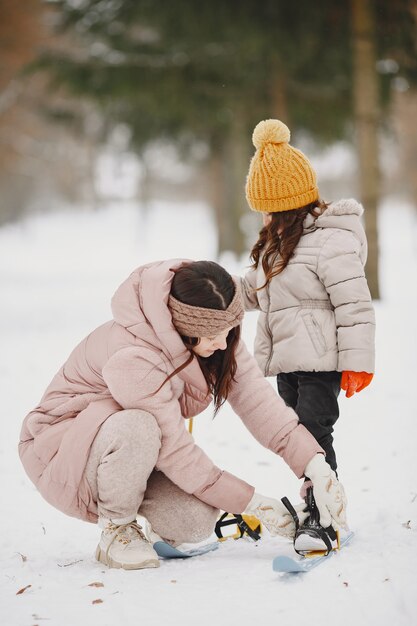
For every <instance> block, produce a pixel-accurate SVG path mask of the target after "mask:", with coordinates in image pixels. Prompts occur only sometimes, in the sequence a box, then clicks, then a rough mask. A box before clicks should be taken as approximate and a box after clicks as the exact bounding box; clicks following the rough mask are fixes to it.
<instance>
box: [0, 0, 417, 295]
mask: <svg viewBox="0 0 417 626" xmlns="http://www.w3.org/2000/svg"><path fill="white" fill-rule="evenodd" d="M416 22H417V6H416V2H415V1H414V0H396V1H395V2H391V1H390V0H374V1H372V0H350V1H343V2H333V1H332V0H320V1H319V2H314V3H312V2H310V1H309V0H297V2H286V1H284V0H264V2H263V3H261V4H259V3H258V2H257V1H256V0H241V1H240V2H233V1H231V0H229V1H227V0H226V1H225V0H211V1H210V2H204V3H201V2H195V1H193V0H175V2H171V1H169V0H51V1H44V2H42V1H40V0H26V1H25V2H24V3H21V2H14V1H13V0H1V1H0V192H1V193H0V224H2V223H5V222H9V221H15V220H18V219H20V218H21V217H22V216H24V215H27V214H28V213H33V212H40V211H41V212H44V211H56V210H62V208H68V207H71V209H72V210H74V211H76V210H77V211H79V210H80V208H81V209H83V210H99V209H100V208H104V207H105V206H106V205H107V204H108V203H109V202H113V201H114V200H115V199H116V200H118V201H120V202H122V201H123V200H127V199H128V200H129V201H132V200H133V201H135V200H137V206H138V211H145V212H146V210H147V207H149V206H150V205H151V202H152V201H153V200H155V199H157V200H158V199H160V200H164V199H168V200H170V201H172V200H173V201H176V202H182V203H183V204H184V205H186V204H187V203H188V202H190V201H192V202H195V201H202V202H204V203H206V204H207V205H208V206H209V207H210V210H211V211H212V215H213V217H214V219H215V223H216V225H217V228H216V230H217V238H218V242H217V254H218V257H219V258H220V257H221V255H222V253H224V252H228V251H230V252H232V253H234V254H235V255H236V256H237V257H240V256H241V255H245V254H246V256H247V250H248V249H249V248H250V243H251V242H253V240H254V237H255V236H256V232H257V230H258V229H259V222H258V220H256V216H254V215H252V214H250V213H249V212H248V210H247V205H246V201H245V198H244V183H245V177H246V173H247V169H248V163H249V159H250V156H251V154H252V153H253V146H252V143H251V133H252V130H253V128H254V126H255V125H256V123H257V122H258V121H259V120H261V119H266V118H271V117H273V118H279V119H281V120H283V121H284V122H285V123H287V125H288V126H289V127H290V129H291V131H292V143H293V145H295V146H297V147H299V148H301V149H303V150H304V151H306V152H307V153H308V154H309V156H310V157H311V160H312V161H313V164H314V166H315V167H316V169H317V171H318V174H319V186H320V190H321V193H322V196H323V197H324V199H325V200H332V199H336V198H337V197H341V196H345V197H346V196H354V197H357V198H359V199H360V200H361V201H362V202H363V204H364V206H365V207H366V212H365V222H366V229H367V235H368V240H369V259H368V264H367V275H368V280H369V283H370V287H371V291H372V294H373V296H374V298H379V297H380V295H381V294H380V289H379V282H380V281H379V276H378V254H379V245H378V206H379V204H380V203H381V201H382V200H383V199H384V198H387V197H390V196H391V195H392V196H395V197H396V198H397V199H398V198H404V199H406V200H408V201H410V202H411V203H412V204H414V205H415V206H417V181H416V176H415V171H416V165H417V125H416V123H415V118H416V111H417V89H416V85H417V60H416V59H417V55H416V46H417V43H416V42H417V36H416ZM103 163H104V164H105V166H103ZM103 171H106V172H107V174H105V175H104V176H103ZM107 176H111V177H112V178H113V179H116V180H119V185H118V189H117V192H115V185H106V177H107ZM115 193H116V197H115Z"/></svg>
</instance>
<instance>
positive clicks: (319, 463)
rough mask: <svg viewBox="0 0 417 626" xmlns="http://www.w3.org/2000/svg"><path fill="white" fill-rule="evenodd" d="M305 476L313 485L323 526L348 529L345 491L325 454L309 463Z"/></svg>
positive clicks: (317, 456)
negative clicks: (327, 461)
mask: <svg viewBox="0 0 417 626" xmlns="http://www.w3.org/2000/svg"><path fill="white" fill-rule="evenodd" d="M304 475H305V476H307V478H309V479H310V480H311V482H312V483H313V494H314V499H315V501H316V505H317V508H318V510H319V513H320V524H321V526H323V527H324V528H327V527H328V526H330V525H332V526H334V527H335V528H338V527H339V526H342V527H346V505H347V500H346V495H345V490H344V489H343V485H342V484H341V483H340V482H339V481H338V480H337V478H336V474H335V473H334V471H333V470H332V469H331V467H330V465H329V464H328V463H326V461H325V459H324V455H323V454H316V455H315V456H314V457H313V458H312V459H311V461H310V462H309V463H307V466H306V468H305V470H304Z"/></svg>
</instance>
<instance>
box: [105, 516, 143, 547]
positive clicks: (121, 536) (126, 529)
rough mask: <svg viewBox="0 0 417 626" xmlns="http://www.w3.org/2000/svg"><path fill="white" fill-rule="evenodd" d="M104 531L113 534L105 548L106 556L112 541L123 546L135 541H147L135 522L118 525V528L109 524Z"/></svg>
mask: <svg viewBox="0 0 417 626" xmlns="http://www.w3.org/2000/svg"><path fill="white" fill-rule="evenodd" d="M106 530H107V531H108V532H111V533H112V534H113V537H112V538H111V541H110V543H109V545H108V546H107V550H106V553H107V554H108V552H109V550H110V547H111V546H112V544H113V542H114V541H118V542H119V543H122V544H123V545H127V544H129V543H131V542H132V541H135V540H137V539H143V540H144V541H146V542H147V541H148V540H147V539H146V537H145V535H144V532H143V530H142V526H140V524H138V523H137V522H135V521H133V522H129V523H127V524H120V526H117V525H116V524H112V523H110V524H108V525H107V527H106Z"/></svg>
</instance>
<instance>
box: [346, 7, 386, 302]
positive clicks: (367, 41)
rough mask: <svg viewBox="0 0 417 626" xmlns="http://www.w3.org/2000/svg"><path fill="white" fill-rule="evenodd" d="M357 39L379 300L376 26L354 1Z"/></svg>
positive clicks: (356, 76) (362, 156)
mask: <svg viewBox="0 0 417 626" xmlns="http://www.w3.org/2000/svg"><path fill="white" fill-rule="evenodd" d="M351 8H352V38H353V98H354V111H355V127H356V141H357V150H358V161H359V186H360V196H361V201H362V202H363V204H364V207H365V225H366V233H367V237H368V262H367V265H366V270H367V277H368V283H369V288H370V290H371V294H372V297H373V298H375V299H379V277H378V225H377V207H378V200H379V163H378V117H379V106H378V105H379V94H378V77H377V73H376V68H375V64H376V50H375V22H374V15H373V11H372V0H351Z"/></svg>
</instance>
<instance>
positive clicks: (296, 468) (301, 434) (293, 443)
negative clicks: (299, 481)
mask: <svg viewBox="0 0 417 626" xmlns="http://www.w3.org/2000/svg"><path fill="white" fill-rule="evenodd" d="M270 449H271V450H273V451H274V452H275V453H276V454H279V455H280V456H281V457H282V458H283V459H284V461H285V462H286V463H287V465H288V466H289V467H290V468H291V469H292V471H293V472H294V474H295V475H296V476H297V478H302V477H303V476H304V470H305V468H306V465H307V464H308V462H309V461H311V459H312V458H313V457H314V455H315V454H325V452H324V450H323V448H322V447H321V446H319V444H318V443H317V441H316V440H315V439H314V437H313V435H311V434H310V433H309V431H308V430H307V429H306V428H305V427H304V426H303V425H302V424H298V426H297V427H296V428H294V430H292V431H291V432H290V433H289V434H288V436H287V437H284V438H283V439H281V440H280V441H279V442H277V444H276V446H274V442H273V441H272V442H271V445H270Z"/></svg>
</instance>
